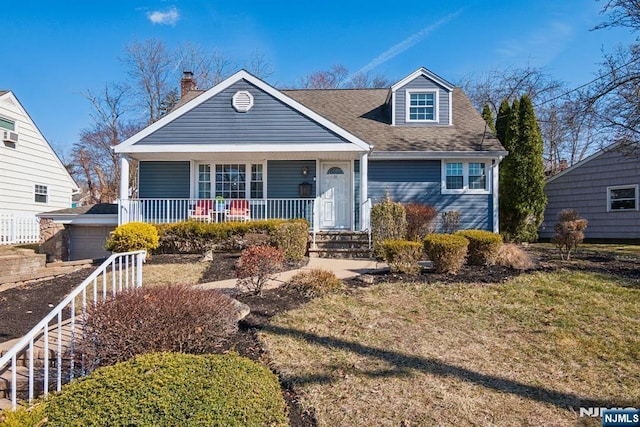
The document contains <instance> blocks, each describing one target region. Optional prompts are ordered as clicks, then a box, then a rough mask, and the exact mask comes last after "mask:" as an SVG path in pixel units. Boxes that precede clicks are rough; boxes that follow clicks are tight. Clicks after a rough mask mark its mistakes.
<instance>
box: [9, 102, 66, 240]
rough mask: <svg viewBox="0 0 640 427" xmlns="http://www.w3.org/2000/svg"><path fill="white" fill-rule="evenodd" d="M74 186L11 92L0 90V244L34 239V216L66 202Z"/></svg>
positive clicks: (37, 233) (35, 228) (35, 226)
mask: <svg viewBox="0 0 640 427" xmlns="http://www.w3.org/2000/svg"><path fill="white" fill-rule="evenodd" d="M77 188H78V186H77V185H76V183H75V182H74V180H73V178H71V176H70V175H69V173H68V172H67V169H66V168H65V167H64V165H63V164H62V162H61V161H60V159H59V158H58V156H57V155H56V153H55V152H54V151H53V149H52V148H51V146H50V145H49V143H48V142H47V140H46V139H45V138H44V136H43V135H42V134H41V133H40V131H39V130H38V127H37V126H36V124H35V123H34V122H33V120H32V119H31V117H29V114H28V113H27V112H26V110H25V109H24V107H23V106H22V105H21V104H20V102H19V101H18V99H17V98H16V96H15V95H14V94H13V93H12V92H11V91H3V90H0V244H7V243H22V242H37V241H38V240H39V234H40V230H39V228H37V220H36V216H35V215H36V214H37V213H39V212H47V211H52V210H57V209H63V208H69V207H71V196H72V194H73V193H74V192H76V191H77Z"/></svg>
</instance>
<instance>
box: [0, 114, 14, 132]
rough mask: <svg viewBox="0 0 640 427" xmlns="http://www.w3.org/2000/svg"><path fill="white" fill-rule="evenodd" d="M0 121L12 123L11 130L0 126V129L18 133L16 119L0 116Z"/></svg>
mask: <svg viewBox="0 0 640 427" xmlns="http://www.w3.org/2000/svg"><path fill="white" fill-rule="evenodd" d="M0 119H2V120H4V121H7V122H11V123H13V129H9V128H5V127H2V126H0V129H4V130H8V131H11V132H18V121H17V120H16V119H12V118H10V117H7V116H3V115H0Z"/></svg>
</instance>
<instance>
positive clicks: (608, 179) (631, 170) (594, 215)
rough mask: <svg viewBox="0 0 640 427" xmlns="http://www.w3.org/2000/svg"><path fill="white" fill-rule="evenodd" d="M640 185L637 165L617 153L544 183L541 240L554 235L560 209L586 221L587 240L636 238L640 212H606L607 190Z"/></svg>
mask: <svg viewBox="0 0 640 427" xmlns="http://www.w3.org/2000/svg"><path fill="white" fill-rule="evenodd" d="M625 185H640V162H639V161H638V158H637V157H635V156H631V155H629V154H628V153H625V152H623V151H622V152H621V151H615V150H612V151H607V152H603V153H601V154H600V155H598V156H597V157H595V158H592V159H591V160H589V161H587V162H585V163H583V164H580V165H578V166H577V167H572V168H571V169H568V170H567V171H566V172H565V174H564V175H562V176H558V177H557V178H555V179H553V180H551V181H549V182H547V184H546V186H545V189H544V192H545V194H546V195H547V207H546V209H545V213H544V221H543V223H542V225H541V226H540V229H539V233H540V237H541V238H547V239H548V238H551V237H553V236H554V234H555V231H554V228H553V226H554V224H555V223H556V222H557V221H558V214H559V213H560V211H562V210H563V209H574V210H576V211H577V212H578V213H579V214H580V216H581V217H583V218H585V219H586V220H587V221H589V223H588V225H587V228H586V230H585V231H584V235H585V238H587V239H612V240H614V239H615V240H617V239H640V210H628V211H614V212H608V211H607V187H614V186H625Z"/></svg>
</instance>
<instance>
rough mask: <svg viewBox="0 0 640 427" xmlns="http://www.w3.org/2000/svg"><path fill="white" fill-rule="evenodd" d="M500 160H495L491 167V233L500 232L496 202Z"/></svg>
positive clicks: (498, 209) (497, 201) (498, 210)
mask: <svg viewBox="0 0 640 427" xmlns="http://www.w3.org/2000/svg"><path fill="white" fill-rule="evenodd" d="M500 160H502V159H497V160H493V164H492V167H491V169H492V170H491V184H492V185H491V191H492V192H493V194H492V196H493V200H492V202H493V218H492V219H493V230H492V231H493V232H494V233H499V232H500V206H499V204H498V203H499V200H498V192H499V187H498V183H499V182H500V169H499V166H498V165H499V164H500Z"/></svg>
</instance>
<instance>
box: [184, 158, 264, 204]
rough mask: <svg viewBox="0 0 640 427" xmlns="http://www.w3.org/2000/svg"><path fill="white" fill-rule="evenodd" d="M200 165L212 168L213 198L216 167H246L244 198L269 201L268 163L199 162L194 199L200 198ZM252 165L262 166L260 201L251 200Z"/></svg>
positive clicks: (196, 167) (196, 171) (196, 170)
mask: <svg viewBox="0 0 640 427" xmlns="http://www.w3.org/2000/svg"><path fill="white" fill-rule="evenodd" d="M200 165H209V167H210V168H211V197H212V198H213V197H215V194H216V166H217V165H245V177H246V180H245V184H246V185H245V190H244V194H245V195H244V198H245V199H247V200H266V199H267V162H266V161H261V162H246V161H244V162H234V161H232V160H229V161H225V162H220V163H213V162H198V163H196V164H195V168H194V169H195V176H194V193H193V194H194V196H195V197H194V198H198V194H199V192H198V182H199V181H198V178H199V176H198V171H199V168H200ZM251 165H262V198H260V199H252V198H251Z"/></svg>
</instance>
